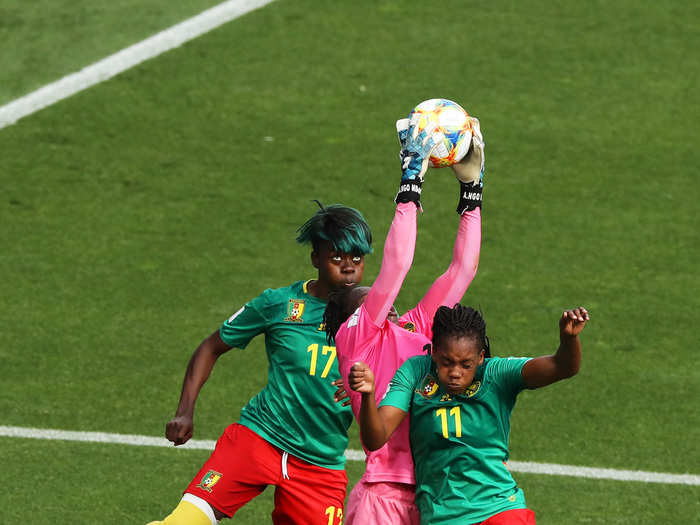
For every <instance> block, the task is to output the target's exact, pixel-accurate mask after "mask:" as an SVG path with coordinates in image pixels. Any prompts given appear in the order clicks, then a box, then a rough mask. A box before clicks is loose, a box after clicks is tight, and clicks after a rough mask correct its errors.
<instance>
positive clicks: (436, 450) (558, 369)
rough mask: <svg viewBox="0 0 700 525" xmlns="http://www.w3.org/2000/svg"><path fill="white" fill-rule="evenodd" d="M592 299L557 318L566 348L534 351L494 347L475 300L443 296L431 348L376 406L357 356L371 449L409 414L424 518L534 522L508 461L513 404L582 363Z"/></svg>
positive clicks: (351, 382) (491, 524)
mask: <svg viewBox="0 0 700 525" xmlns="http://www.w3.org/2000/svg"><path fill="white" fill-rule="evenodd" d="M588 320H589V315H588V312H587V311H586V309H585V308H582V307H580V308H575V309H573V310H566V311H564V313H563V314H562V316H561V318H560V319H559V341H560V343H559V348H558V349H557V351H556V353H554V354H553V355H547V356H542V357H536V358H514V357H509V358H505V359H504V358H499V357H491V356H490V349H489V343H488V338H487V337H486V324H485V323H484V320H483V319H482V317H481V315H480V314H479V313H478V312H477V311H475V310H474V309H473V308H469V307H464V306H462V305H460V304H457V305H455V306H454V308H449V307H447V306H441V307H440V308H439V309H438V310H437V312H436V314H435V318H434V321H433V337H432V349H431V352H430V355H425V356H417V357H413V358H410V359H408V360H407V361H406V362H405V363H404V364H403V365H402V366H401V367H400V368H399V369H398V370H397V372H396V374H395V375H394V378H393V379H392V381H391V383H390V385H389V389H388V390H387V392H386V395H385V396H384V398H383V399H382V401H381V402H380V404H379V407H377V405H376V402H375V398H374V388H375V386H374V374H373V373H372V371H371V370H370V368H369V367H368V366H367V365H366V364H365V363H361V362H358V363H355V364H354V365H353V367H352V369H351V371H350V374H349V376H348V386H349V387H350V388H352V389H353V390H355V391H357V392H360V393H361V394H362V404H361V408H360V418H359V423H360V433H361V436H362V441H363V443H364V444H365V446H366V447H367V448H369V449H370V450H376V449H379V448H380V447H381V446H382V445H384V443H386V442H387V440H388V439H389V437H390V436H391V435H392V433H393V432H394V431H395V430H396V429H397V428H398V426H399V425H400V423H401V422H402V421H403V420H404V418H405V417H406V416H407V415H409V414H410V442H411V450H412V452H413V459H414V464H415V474H416V504H417V505H418V509H419V510H420V514H421V524H430V525H438V524H439V525H470V524H481V525H513V524H522V525H534V523H535V515H534V512H532V511H531V510H530V509H527V508H526V504H525V497H524V495H523V492H522V490H521V489H520V488H518V486H517V484H516V483H515V481H514V480H513V477H512V476H511V474H510V472H509V471H508V469H507V468H506V463H505V462H506V461H507V460H508V437H509V434H510V414H511V411H512V410H513V406H514V405H515V401H516V398H517V395H518V393H520V392H521V391H522V390H523V389H525V388H530V389H534V388H540V387H543V386H547V385H550V384H552V383H555V382H556V381H560V380H562V379H566V378H568V377H571V376H573V375H575V374H576V373H577V372H578V369H579V366H580V364H581V342H580V339H579V334H580V333H581V330H583V328H584V326H585V325H586V323H587V322H588Z"/></svg>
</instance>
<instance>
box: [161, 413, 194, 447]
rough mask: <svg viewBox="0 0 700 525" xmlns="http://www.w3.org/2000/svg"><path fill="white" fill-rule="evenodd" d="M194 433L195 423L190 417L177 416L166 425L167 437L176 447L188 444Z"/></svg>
mask: <svg viewBox="0 0 700 525" xmlns="http://www.w3.org/2000/svg"><path fill="white" fill-rule="evenodd" d="M193 433H194V423H193V422H192V418H191V417H189V416H176V417H174V418H173V419H171V420H170V421H168V423H167V424H166V425H165V437H166V438H168V440H169V441H172V442H173V443H174V444H175V446H178V445H182V444H184V443H187V442H188V441H189V440H190V438H191V437H192V434H193Z"/></svg>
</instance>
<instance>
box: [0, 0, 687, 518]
mask: <svg viewBox="0 0 700 525" xmlns="http://www.w3.org/2000/svg"><path fill="white" fill-rule="evenodd" d="M211 4H212V2H195V3H188V4H187V5H185V4H184V3H178V4H175V5H173V4H172V3H170V2H149V3H148V5H144V4H143V3H134V2H126V3H125V2H119V3H110V4H109V5H108V4H107V3H105V2H92V3H90V4H89V5H88V4H85V3H83V4H75V3H72V4H70V3H65V5H61V6H55V4H54V3H46V5H45V6H43V8H42V5H41V4H36V3H34V4H32V6H33V7H32V8H29V7H27V6H25V5H24V4H23V3H19V2H14V3H12V4H5V5H3V7H2V8H0V14H2V15H5V14H7V13H8V12H9V13H10V14H11V15H12V17H14V19H22V20H28V21H29V20H32V17H36V18H37V20H36V21H35V22H31V23H30V22H27V23H26V24H24V25H22V24H14V25H13V24H10V23H9V22H0V24H2V25H0V36H2V37H3V41H7V42H9V43H10V44H11V45H10V46H9V48H11V49H12V50H13V52H12V53H10V52H9V51H8V49H9V48H8V47H4V46H3V50H2V51H0V65H2V66H3V67H0V103H2V102H1V101H2V100H4V99H6V100H9V99H10V98H12V97H15V96H19V95H21V94H23V93H25V92H26V91H28V90H31V89H34V88H36V87H38V86H40V85H42V84H44V83H46V82H49V81H51V80H54V79H55V78H57V77H59V76H61V75H63V74H66V73H68V72H71V71H74V70H76V69H79V68H80V67H82V66H84V65H86V64H87V63H90V62H92V61H94V60H97V59H99V58H101V57H102V56H104V55H106V54H109V53H112V52H114V51H116V50H118V49H119V48H120V47H122V46H126V45H129V44H131V43H134V42H135V41H137V40H140V39H141V38H144V37H146V36H149V35H150V34H152V33H153V32H155V31H157V30H160V29H164V28H166V27H168V26H169V25H172V24H173V23H175V22H177V21H179V20H182V19H183V18H186V17H187V16H190V15H192V14H194V13H196V12H197V11H198V10H200V9H204V8H206V7H208V6H210V5H211ZM59 7H60V11H61V16H62V17H63V18H64V19H68V20H69V21H70V20H73V21H74V22H75V23H74V24H73V25H72V24H69V23H63V24H49V23H46V21H47V20H49V21H50V20H54V18H56V17H52V16H51V13H52V9H54V10H55V11H53V12H54V13H55V12H56V11H58V10H59ZM408 8H409V6H408V5H407V4H405V3H402V2H392V1H383V2H379V3H377V2H368V1H366V2H355V3H352V5H351V4H347V5H346V4H343V3H337V2H323V3H319V2H311V1H309V0H307V1H297V2H289V1H279V2H275V3H273V4H272V5H270V6H268V7H266V8H264V9H262V10H259V11H255V12H253V13H250V14H249V15H247V16H245V17H243V18H241V19H238V20H236V21H234V22H232V23H230V24H227V25H225V26H223V27H221V28H219V29H217V30H215V31H213V32H212V33H209V34H207V35H205V36H202V37H201V38H199V39H197V40H195V41H193V42H190V43H188V44H187V45H185V46H183V47H181V48H178V49H176V50H173V51H171V52H169V53H167V54H165V55H163V56H161V57H158V58H156V59H154V60H151V61H149V62H146V63H144V64H142V65H140V66H139V67H137V68H135V69H133V70H130V71H127V72H125V73H124V74H122V75H119V76H118V77H116V78H114V79H112V80H110V81H109V82H106V83H104V84H100V85H98V86H95V87H93V88H91V89H89V90H87V91H84V92H82V93H79V94H77V95H75V96H73V97H71V98H70V99H67V100H64V101H62V102H60V103H58V104H56V105H54V106H52V107H50V108H47V109H46V110H43V111H41V112H40V113H37V114H35V115H32V116H30V117H27V118H25V119H23V120H21V121H19V122H18V123H17V124H16V125H14V126H11V127H8V128H5V129H2V130H0V188H2V191H0V225H2V226H1V227H0V246H1V247H2V249H0V274H1V275H2V277H3V283H4V285H3V286H2V293H1V294H0V297H1V298H2V299H1V300H0V319H2V321H0V359H2V363H3V366H2V368H1V371H0V380H1V382H2V390H3V395H2V396H0V414H2V416H1V417H0V424H2V425H18V426H28V427H47V428H61V429H70V430H98V431H105V432H122V433H134V434H146V435H161V434H162V432H163V426H164V424H165V422H166V421H167V420H168V419H169V418H170V417H171V415H172V413H173V411H174V410H175V407H176V403H177V399H178V396H179V390H180V385H181V382H182V377H183V374H184V369H185V366H186V364H187V361H188V359H189V357H190V355H191V353H192V351H193V350H194V348H195V347H196V346H197V344H198V343H199V342H200V341H201V340H202V338H203V337H205V336H206V335H208V334H209V333H211V332H212V331H213V330H215V329H216V328H217V327H218V325H219V323H220V322H221V321H222V320H223V319H225V318H226V317H227V316H228V315H230V313H232V312H233V311H235V310H236V309H238V308H239V307H240V305H241V304H242V303H243V302H245V301H246V300H248V299H249V298H251V297H253V296H254V295H257V294H258V293H259V292H260V291H261V290H262V289H263V288H265V287H275V286H281V285H285V284H288V283H289V282H291V281H293V280H296V279H301V278H310V277H312V276H313V272H312V271H311V270H312V269H311V267H310V265H309V264H308V252H307V250H306V249H304V248H303V247H299V246H296V245H295V244H294V242H293V238H294V235H295V230H296V228H297V227H298V226H299V225H300V224H301V223H302V222H303V221H304V220H305V219H306V217H307V216H308V215H309V214H310V213H312V211H313V209H314V206H315V205H314V204H312V203H310V202H309V199H312V198H318V199H321V200H322V201H323V202H325V203H332V202H343V203H345V204H349V205H352V206H355V207H357V208H359V209H361V210H362V211H363V213H364V214H365V215H366V217H367V218H368V220H369V222H370V224H371V225H372V226H373V229H374V233H375V238H376V244H375V254H374V255H373V256H370V257H369V259H368V263H367V269H366V281H367V282H371V281H372V279H373V278H374V276H376V274H377V271H378V267H379V260H380V255H381V253H382V244H383V239H384V236H385V235H386V231H387V229H388V226H389V222H390V220H391V217H392V214H393V204H392V198H393V195H394V192H395V190H396V184H397V180H398V166H397V162H396V152H397V142H396V138H395V135H394V120H395V119H396V118H399V117H402V116H404V115H405V114H407V113H408V111H409V110H410V109H411V108H412V107H413V106H414V105H415V104H416V103H417V102H419V101H421V100H423V99H426V98H432V97H436V96H440V97H447V98H452V99H454V100H457V101H458V102H460V103H462V104H463V105H464V106H465V107H466V108H467V109H468V110H469V111H470V112H471V113H473V114H474V115H477V116H479V117H480V118H481V121H482V127H483V130H484V135H485V139H486V143H487V146H486V152H487V153H486V154H487V160H486V163H487V174H486V187H485V194H484V195H485V196H484V198H485V205H484V227H483V228H484V235H483V246H482V257H481V263H480V268H479V272H478V274H477V277H476V279H475V280H474V282H473V284H472V285H471V287H470V289H469V291H468V293H467V295H466V297H465V299H464V302H465V303H467V304H474V305H480V306H481V308H482V309H483V311H484V314H485V317H486V320H487V322H488V331H489V336H490V338H491V341H492V345H493V348H494V351H495V353H496V354H497V355H538V354H541V353H545V352H550V351H553V350H554V349H555V346H556V343H557V330H556V322H557V319H558V316H559V314H560V311H561V309H563V308H565V307H570V306H576V305H579V304H583V305H585V306H587V307H588V308H589V310H590V311H591V314H592V321H591V323H590V325H589V326H588V327H587V328H586V331H585V333H584V336H583V344H584V362H583V368H582V371H581V373H580V374H579V375H578V376H577V377H576V378H574V379H573V380H571V381H568V382H565V383H562V384H559V385H554V386H553V387H550V388H548V389H545V390H542V391H540V392H534V393H530V392H528V393H525V394H523V396H522V398H521V399H520V401H519V403H518V406H517V407H516V409H515V412H514V416H513V431H512V439H511V450H512V458H513V459H514V460H521V461H523V460H528V461H541V462H555V463H564V464H576V465H584V466H595V467H612V468H625V469H641V470H653V471H663V472H676V473H683V472H691V473H695V474H697V473H698V464H697V458H698V457H700V450H699V449H698V443H700V416H699V415H698V412H697V410H696V408H695V404H696V400H697V399H698V397H699V394H700V373H699V372H698V370H697V367H694V366H692V363H693V362H694V352H693V349H694V346H695V337H694V330H693V326H694V323H695V312H696V311H697V310H698V308H699V307H700V299H698V295H697V293H696V290H697V283H698V279H697V276H696V266H697V263H696V261H697V260H698V259H700V244H699V243H698V242H697V239H696V238H697V231H696V226H695V223H696V222H697V221H696V215H697V213H696V210H697V202H698V201H699V200H700V184H698V182H697V176H696V171H697V168H696V167H697V166H698V165H700V158H699V154H698V151H697V148H696V147H695V145H694V140H693V138H694V137H695V136H696V134H697V131H696V128H697V121H698V117H699V116H700V115H698V111H699V110H698V108H700V100H698V99H699V97H698V95H697V91H696V89H695V86H697V85H698V80H699V79H698V77H699V75H698V73H699V69H700V66H698V63H697V61H694V60H692V59H691V57H693V56H694V54H696V52H695V50H696V49H698V47H699V44H700V35H699V34H698V31H697V27H698V22H699V21H700V12H699V10H698V8H697V7H694V6H690V5H686V4H682V3H677V2H671V1H665V2H657V3H655V4H651V3H644V4H643V5H640V4H639V3H638V2H632V1H628V2H624V1H621V2H615V3H614V4H611V3H608V2H592V3H591V2H589V3H587V4H585V5H584V4H579V3H576V2H568V1H561V2H529V3H527V5H525V4H519V3H516V2H505V1H497V2H492V3H490V4H488V5H483V4H472V3H468V4H465V3H462V2H447V3H446V4H445V7H444V9H445V12H447V13H450V16H442V17H440V18H436V16H435V8H434V7H433V6H428V5H425V6H420V5H417V4H415V5H414V4H413V3H411V4H410V9H411V12H407V9H408ZM125 12H128V13H129V17H125V16H124V15H123V13H125ZM86 13H87V14H88V15H90V17H92V18H89V17H88V18H84V17H85V16H87V15H86ZM81 17H82V18H81ZM56 19H58V18H56ZM0 20H3V21H8V20H9V18H8V17H6V16H0ZM42 20H44V22H42ZM80 20H85V22H84V23H83V22H80ZM76 21H77V22H76ZM42 23H45V25H44V26H41V25H40V24H42ZM32 24H35V25H36V27H42V28H43V30H42V31H40V32H38V35H39V36H37V37H36V38H30V37H29V36H28V29H27V28H28V27H31V26H32ZM69 44H70V45H73V46H75V48H74V50H73V51H70V52H69V51H68V49H69V47H67V46H69ZM62 50H65V52H64V51H62ZM53 55H60V56H59V57H58V58H51V57H52V56H53ZM36 57H46V58H47V61H51V62H52V65H51V67H43V66H41V65H37V64H38V62H37V59H36ZM59 58H60V60H59ZM265 137H272V138H273V140H272V141H268V140H269V139H268V140H265ZM455 186H456V184H455V182H454V180H453V179H452V177H451V174H450V172H449V171H446V170H445V171H444V172H440V171H432V172H429V173H428V178H427V181H426V184H425V191H424V198H423V204H424V209H425V213H424V214H423V215H422V217H421V218H420V220H419V232H418V244H417V248H416V256H415V262H414V267H413V269H412V271H411V272H410V273H409V276H408V278H407V279H406V282H405V285H404V288H403V290H402V293H401V295H400V297H399V300H398V306H399V307H400V309H401V310H405V309H406V308H408V307H411V306H413V305H414V304H415V302H416V301H417V300H418V299H420V297H421V295H422V294H423V293H424V292H425V290H426V289H427V287H428V286H429V285H430V283H431V282H432V280H433V279H435V277H437V275H438V274H439V273H440V272H441V271H442V269H443V268H445V267H446V266H447V264H448V263H449V259H450V255H451V250H452V242H453V240H454V235H455V231H456V224H457V220H456V215H455V213H454V207H455V206H456V203H457V189H456V187H455ZM266 367H267V363H266V360H265V355H264V351H263V346H262V341H259V340H256V341H255V342H254V343H253V344H252V345H251V346H250V347H249V348H248V349H247V350H245V351H243V352H237V351H234V352H231V353H229V354H227V355H226V356H225V357H223V358H222V359H221V361H220V362H219V364H218V365H217V367H216V369H215V371H214V373H213V375H212V377H211V378H210V380H209V382H208V383H207V385H206V387H205V389H204V390H203V392H202V394H201V396H200V399H199V402H198V405H197V413H196V430H195V432H196V436H195V437H196V438H200V439H215V438H216V437H217V436H218V435H219V434H220V432H221V431H222V429H223V428H224V427H225V426H226V425H227V424H229V423H230V422H232V421H234V420H235V419H236V418H237V417H238V414H239V412H240V409H241V407H242V406H243V405H244V404H245V402H246V401H247V400H248V399H249V398H250V397H251V396H252V395H253V394H255V393H256V392H257V391H258V390H259V389H260V388H261V387H262V385H264V383H265V381H266V373H265V370H266ZM1 441H2V448H0V463H1V464H2V465H3V466H5V465H7V467H6V476H7V477H8V479H12V480H20V479H21V480H22V481H21V482H19V481H15V482H13V483H12V484H11V487H10V488H11V490H10V491H7V492H6V493H5V494H3V495H2V496H0V521H2V522H7V523H18V522H21V520H22V519H28V520H29V521H30V522H32V523H41V522H42V521H41V520H45V522H51V523H90V522H95V523H97V522H100V523H102V522H104V521H107V522H110V521H111V522H114V523H126V522H140V521H144V522H145V521H148V520H150V519H155V518H157V517H159V516H161V515H163V514H165V513H167V511H169V509H171V508H172V506H173V505H174V504H175V502H176V501H177V499H178V497H179V493H180V491H181V490H182V489H183V487H184V486H185V485H186V483H187V482H188V481H189V479H190V476H191V475H192V474H193V473H194V472H195V471H196V470H197V468H198V467H199V466H200V464H201V462H202V461H203V459H204V458H205V457H206V453H204V452H194V451H187V452H184V451H183V452H180V451H172V450H161V449H153V448H132V447H119V446H116V445H115V446H106V445H88V444H80V443H48V442H42V441H34V440H17V439H2V440H1ZM351 446H352V447H353V448H358V447H359V442H358V440H357V432H356V429H355V428H354V426H353V430H352V438H351ZM360 467H361V465H358V464H352V466H351V472H350V480H351V484H352V483H354V482H355V481H356V480H357V479H358V478H359V476H360V475H361V468H360ZM37 473H38V474H40V475H39V476H35V474H37ZM27 476H29V478H30V479H31V482H28V481H27ZM517 478H518V479H519V480H520V481H521V482H522V483H523V486H524V489H525V492H526V496H527V498H528V501H529V503H530V505H531V506H532V507H533V508H534V509H535V511H536V512H537V514H538V523H566V524H572V523H582V524H583V523H602V522H605V523H657V522H668V523H689V522H692V519H693V516H697V501H698V500H699V499H700V498H699V497H698V489H697V488H696V487H679V486H664V485H644V484H640V483H624V482H612V481H591V480H579V479H574V478H559V477H548V476H535V475H518V476H517ZM25 483H30V486H32V489H31V492H30V491H28V490H24V488H25V487H26V486H27V485H25ZM85 491H88V494H89V501H90V502H91V503H90V505H86V504H85V503H84V499H85V498H84V496H85ZM78 498H80V499H78ZM261 498H262V499H261V500H260V501H256V502H255V503H254V504H253V505H251V507H250V509H248V508H246V509H244V511H241V514H240V519H239V523H259V522H260V521H265V520H267V519H268V518H267V517H268V516H269V512H270V510H271V509H270V502H271V499H270V496H269V494H268V493H266V494H265V495H264V496H262V497H261ZM46 511H48V512H46Z"/></svg>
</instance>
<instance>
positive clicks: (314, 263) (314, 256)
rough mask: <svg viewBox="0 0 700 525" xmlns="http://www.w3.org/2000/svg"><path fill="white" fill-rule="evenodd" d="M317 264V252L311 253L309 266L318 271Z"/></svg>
mask: <svg viewBox="0 0 700 525" xmlns="http://www.w3.org/2000/svg"><path fill="white" fill-rule="evenodd" d="M319 263H320V261H319V258H318V252H317V251H316V250H314V251H312V252H311V264H312V265H313V267H314V268H316V269H318V266H319Z"/></svg>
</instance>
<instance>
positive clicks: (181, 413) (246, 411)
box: [152, 205, 372, 525]
mask: <svg viewBox="0 0 700 525" xmlns="http://www.w3.org/2000/svg"><path fill="white" fill-rule="evenodd" d="M297 241H298V242H300V243H310V244H311V246H312V252H311V262H312V264H313V266H314V267H315V268H316V269H317V276H316V279H313V280H308V281H297V282H295V283H293V284H291V285H290V286H287V287H284V288H278V289H275V290H272V289H267V290H265V291H264V292H263V293H262V294H261V295H259V296H258V297H256V298H254V299H252V300H251V301H249V302H248V303H246V304H245V305H244V306H243V307H242V308H240V309H239V310H238V311H236V312H235V313H234V314H233V315H232V316H231V317H229V318H228V320H226V321H225V322H224V323H223V324H222V325H221V327H220V329H219V330H216V331H215V332H214V333H212V334H211V335H210V336H209V337H207V338H206V339H205V340H204V341H203V342H202V343H201V344H200V345H199V347H198V348H197V349H196V350H195V352H194V354H193V355H192V358H191V359H190V362H189V365H188V366H187V371H186V373H185V380H184V383H183V386H182V394H181V396H180V402H179V405H178V407H177V411H176V413H175V417H174V418H173V419H172V420H171V421H170V422H168V424H167V425H166V430H165V435H166V437H167V438H168V439H169V440H170V441H172V442H173V443H174V444H175V445H181V444H183V443H186V442H187V441H188V440H189V439H190V438H191V437H192V434H193V428H194V426H193V417H194V405H195V402H196V400H197V396H198V394H199V391H200V389H201V388H202V386H203V385H204V382H205V381H206V380H207V378H208V377H209V374H210V372H211V370H212V368H213V366H214V364H215V363H216V361H217V359H218V358H219V357H220V356H221V355H222V354H224V353H225V352H227V351H228V350H230V349H231V348H234V347H235V348H241V349H242V348H245V347H246V346H247V345H248V343H249V342H250V340H251V339H253V337H255V336H256V335H258V334H265V350H266V352H267V357H268V360H269V368H268V383H267V385H266V386H265V388H263V390H262V391H261V392H259V393H258V394H257V395H256V396H255V397H253V399H251V400H250V402H249V403H248V404H247V405H246V406H245V407H244V408H243V410H242V411H241V417H240V421H239V422H238V423H234V424H232V425H230V426H229V427H227V428H226V430H225V431H224V433H223V435H222V436H221V437H220V438H219V440H218V441H217V444H216V448H215V449H214V452H213V453H212V455H211V456H210V458H209V459H208V460H207V462H206V463H205V464H204V466H203V467H202V468H201V470H200V471H199V473H198V474H197V475H196V476H195V477H194V479H193V480H192V482H191V483H190V485H189V486H188V487H187V489H186V490H185V493H184V495H183V498H182V500H181V501H180V503H179V505H178V506H177V507H176V509H175V510H174V511H173V512H172V514H170V515H169V516H168V517H167V518H165V520H164V521H161V522H152V523H164V524H167V525H200V524H201V525H210V524H216V523H217V521H218V520H219V519H221V518H225V517H229V518H230V517H232V516H233V515H234V514H235V513H236V511H237V510H238V509H239V508H240V507H242V506H243V505H245V504H246V503H247V502H249V501H250V500H251V499H253V498H254V497H255V496H257V495H259V494H260V493H261V492H262V491H263V490H264V489H265V487H266V486H267V485H275V508H274V510H273V512H272V521H273V523H276V524H285V525H286V524H299V525H308V524H312V523H318V524H323V525H326V524H329V525H341V524H342V519H343V506H344V502H345V491H346V486H347V476H346V474H345V449H346V448H347V444H348V437H347V429H348V427H349V426H350V423H351V422H352V419H353V415H352V411H351V409H350V407H349V406H345V405H343V404H340V403H337V402H336V401H335V400H334V397H335V398H336V399H337V397H338V394H337V392H336V385H337V383H338V380H339V379H340V375H339V372H338V364H337V361H336V359H335V347H333V346H330V345H328V343H327V341H326V334H325V331H324V329H323V325H322V320H323V312H324V310H325V307H326V298H327V296H328V293H329V292H330V291H333V290H337V289H339V288H342V287H344V286H351V285H354V284H357V283H359V282H360V281H361V280H362V274H363V270H364V256H365V254H367V253H369V252H370V251H371V244H372V234H371V232H370V229H369V226H368V225H367V223H366V222H365V220H364V218H363V217H362V215H361V214H360V213H359V212H358V211H357V210H355V209H353V208H348V207H346V206H341V205H333V206H328V207H326V208H324V207H321V209H320V210H319V211H318V212H316V213H315V214H314V215H313V216H312V217H311V218H310V219H309V220H308V221H307V222H306V223H305V224H304V225H303V226H302V227H301V228H300V229H299V235H298V237H297ZM341 397H342V396H341Z"/></svg>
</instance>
